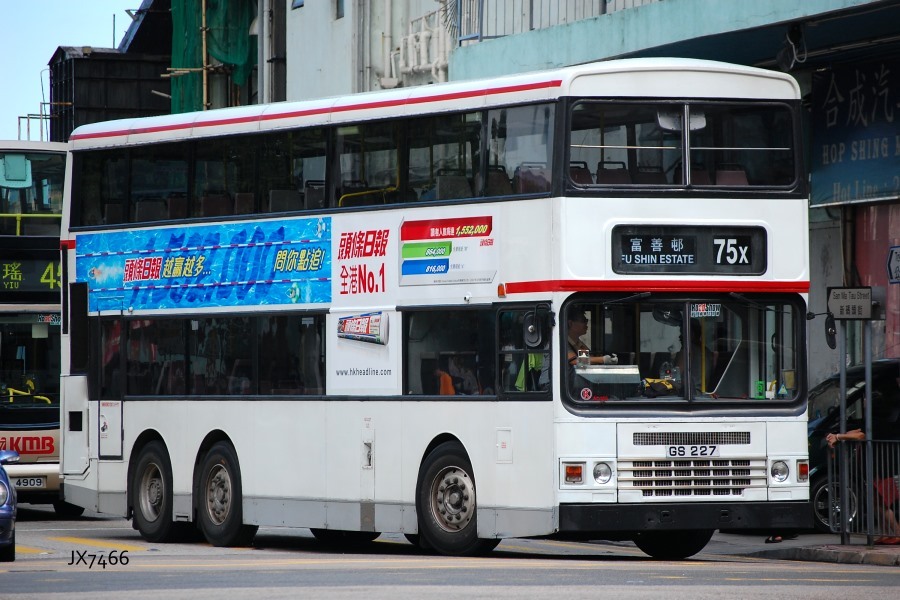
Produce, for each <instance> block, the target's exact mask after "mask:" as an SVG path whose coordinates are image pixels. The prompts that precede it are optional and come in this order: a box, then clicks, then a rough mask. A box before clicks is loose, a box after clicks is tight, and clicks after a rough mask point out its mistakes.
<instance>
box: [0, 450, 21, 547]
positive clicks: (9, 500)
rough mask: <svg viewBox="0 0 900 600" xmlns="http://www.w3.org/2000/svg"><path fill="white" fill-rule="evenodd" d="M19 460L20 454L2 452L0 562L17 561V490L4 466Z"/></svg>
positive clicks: (0, 472)
mask: <svg viewBox="0 0 900 600" xmlns="http://www.w3.org/2000/svg"><path fill="white" fill-rule="evenodd" d="M18 460H19V453H18V452H15V451H14V450H0V562H12V561H14V560H16V488H14V487H13V486H12V484H11V483H10V482H9V476H8V475H7V474H6V469H5V468H4V467H3V465H6V464H8V463H13V462H18Z"/></svg>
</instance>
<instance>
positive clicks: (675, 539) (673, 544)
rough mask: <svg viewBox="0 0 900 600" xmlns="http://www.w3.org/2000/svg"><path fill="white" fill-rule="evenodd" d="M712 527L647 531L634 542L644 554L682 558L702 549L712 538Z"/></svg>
mask: <svg viewBox="0 0 900 600" xmlns="http://www.w3.org/2000/svg"><path fill="white" fill-rule="evenodd" d="M713 533H714V531H713V530H712V529H701V530H697V531H647V532H644V533H641V534H640V535H638V536H637V537H636V538H635V540H634V543H635V545H637V547H638V548H640V549H641V550H642V551H643V552H644V554H647V555H648V556H651V557H653V558H658V559H660V560H682V559H685V558H688V557H689V556H693V555H695V554H697V553H698V552H700V551H701V550H703V549H704V548H705V547H706V544H708V543H709V540H711V539H712V536H713Z"/></svg>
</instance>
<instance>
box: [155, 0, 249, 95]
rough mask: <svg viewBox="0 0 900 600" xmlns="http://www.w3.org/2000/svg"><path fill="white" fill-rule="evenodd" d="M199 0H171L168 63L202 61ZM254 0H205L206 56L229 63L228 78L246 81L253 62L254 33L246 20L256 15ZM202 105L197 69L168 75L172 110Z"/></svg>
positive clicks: (197, 64)
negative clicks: (170, 47)
mask: <svg viewBox="0 0 900 600" xmlns="http://www.w3.org/2000/svg"><path fill="white" fill-rule="evenodd" d="M201 4H202V3H201V2H200V0H172V67H173V68H199V67H201V66H202V65H203V57H202V52H203V50H202V49H203V39H202V36H201V31H200V30H201V24H202V14H201ZM256 6H257V3H256V0H207V2H206V27H207V30H208V31H207V36H206V50H207V52H208V53H209V55H210V57H212V58H215V59H216V60H218V61H220V62H222V63H223V64H226V65H230V66H231V67H232V72H231V79H232V81H233V82H234V83H235V84H237V85H239V86H244V85H247V82H248V79H249V76H250V73H251V71H252V70H253V67H254V66H255V65H256V36H255V35H254V36H251V35H250V23H251V22H252V21H253V18H254V17H255V16H256ZM202 108H203V75H202V73H201V72H200V71H192V72H190V73H188V74H185V75H181V76H177V77H173V78H172V112H173V113H183V112H188V111H192V110H202Z"/></svg>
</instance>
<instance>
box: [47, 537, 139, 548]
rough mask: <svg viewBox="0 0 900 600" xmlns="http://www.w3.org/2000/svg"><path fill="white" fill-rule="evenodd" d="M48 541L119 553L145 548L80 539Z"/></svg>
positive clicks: (58, 538) (107, 541)
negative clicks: (108, 549) (105, 549)
mask: <svg viewBox="0 0 900 600" xmlns="http://www.w3.org/2000/svg"><path fill="white" fill-rule="evenodd" d="M50 539H51V540H53V541H55V542H63V543H66V544H73V545H75V546H88V547H90V548H110V549H112V550H119V551H125V550H127V551H128V552H143V551H144V550H146V548H145V547H143V546H134V545H131V544H122V543H119V542H115V541H112V540H93V539H89V538H80V537H52V538H50Z"/></svg>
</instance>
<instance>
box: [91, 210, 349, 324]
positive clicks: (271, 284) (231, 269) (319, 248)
mask: <svg viewBox="0 0 900 600" xmlns="http://www.w3.org/2000/svg"><path fill="white" fill-rule="evenodd" d="M76 244H77V245H76V259H75V260H76V275H77V278H78V281H79V282H86V283H87V284H88V291H89V293H88V297H89V300H88V308H89V310H90V311H92V312H93V311H100V310H124V309H129V308H131V309H134V310H145V309H160V308H188V309H195V310H196V309H198V308H205V307H214V306H258V305H271V304H290V303H305V304H309V303H324V302H330V301H331V219H330V218H315V219H285V220H281V221H265V222H260V221H244V222H240V223H227V224H221V225H220V224H216V225H198V226H192V227H165V228H160V229H147V230H140V231H113V232H107V233H86V234H81V235H79V236H78V238H77V241H76Z"/></svg>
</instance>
